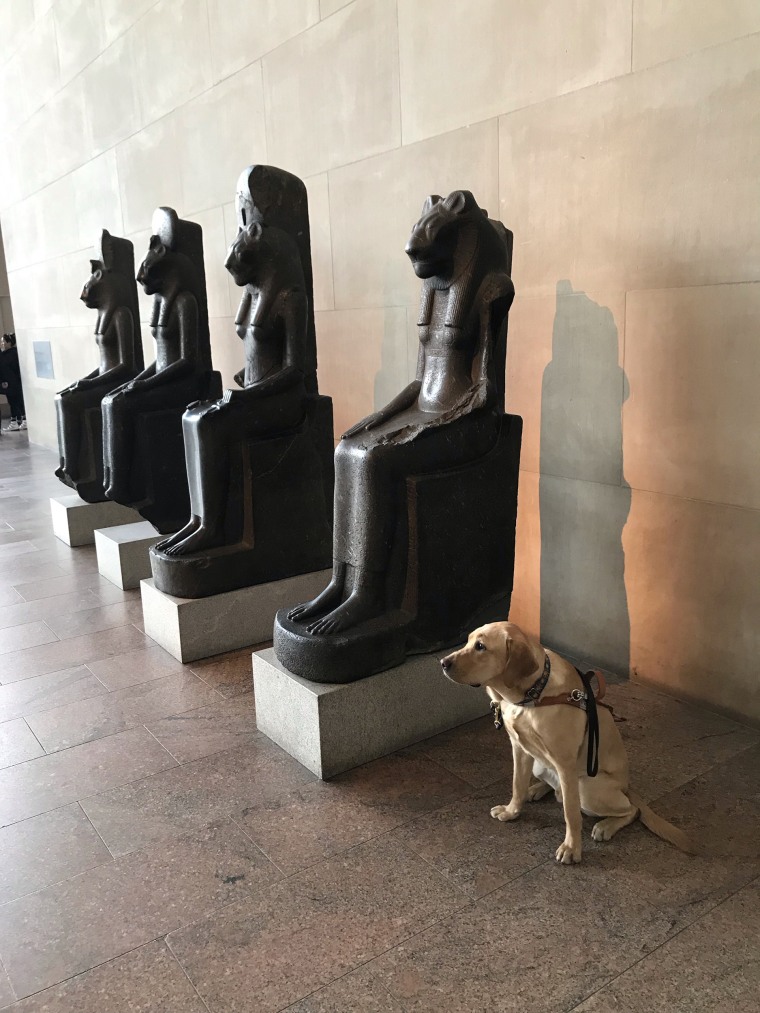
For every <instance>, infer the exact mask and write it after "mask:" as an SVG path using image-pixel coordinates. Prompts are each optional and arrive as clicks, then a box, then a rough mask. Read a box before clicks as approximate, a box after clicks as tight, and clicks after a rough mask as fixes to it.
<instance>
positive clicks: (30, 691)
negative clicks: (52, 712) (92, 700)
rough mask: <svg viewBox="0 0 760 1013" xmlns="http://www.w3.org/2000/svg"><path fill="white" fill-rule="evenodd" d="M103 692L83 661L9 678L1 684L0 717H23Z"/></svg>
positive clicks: (102, 686) (101, 684)
mask: <svg viewBox="0 0 760 1013" xmlns="http://www.w3.org/2000/svg"><path fill="white" fill-rule="evenodd" d="M106 692H107V690H106V687H105V686H104V685H103V683H102V682H100V681H99V680H98V679H96V678H95V676H94V675H93V674H92V672H91V671H90V670H89V668H85V666H84V665H78V666H77V667H76V668H66V669H64V670H63V671H62V672H51V673H50V674H49V675H39V676H37V677H36V678H32V679H22V680H21V681H20V682H11V683H8V684H7V685H5V686H0V721H8V720H9V719H10V718H17V717H24V716H25V715H27V714H34V713H36V712H37V711H44V710H48V709H50V708H52V707H60V706H62V705H63V704H67V703H71V702H72V701H73V700H85V699H87V698H88V697H92V696H98V694H102V693H106Z"/></svg>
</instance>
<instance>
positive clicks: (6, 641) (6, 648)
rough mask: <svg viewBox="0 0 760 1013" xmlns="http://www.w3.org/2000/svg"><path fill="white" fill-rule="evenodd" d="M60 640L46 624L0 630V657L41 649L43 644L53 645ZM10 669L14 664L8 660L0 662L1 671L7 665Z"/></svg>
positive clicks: (27, 624)
mask: <svg viewBox="0 0 760 1013" xmlns="http://www.w3.org/2000/svg"><path fill="white" fill-rule="evenodd" d="M57 640H58V637H57V635H56V634H55V633H53V631H52V630H51V628H50V627H49V626H48V625H47V624H46V623H44V622H36V623H24V624H23V626H9V627H8V628H6V629H3V630H0V655H8V654H11V653H12V652H14V651H23V650H25V649H26V648H27V647H39V646H40V645H41V644H52V643H54V642H55V641H57ZM6 664H7V665H8V666H9V669H10V667H11V666H12V665H13V662H12V661H11V660H10V659H8V661H7V662H2V661H0V665H2V666H3V668H0V671H3V669H4V668H5V665H6Z"/></svg>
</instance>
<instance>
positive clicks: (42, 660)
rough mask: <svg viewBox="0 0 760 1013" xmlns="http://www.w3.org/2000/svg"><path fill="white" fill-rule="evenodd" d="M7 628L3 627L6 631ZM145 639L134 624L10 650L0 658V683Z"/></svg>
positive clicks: (109, 652)
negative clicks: (20, 649)
mask: <svg viewBox="0 0 760 1013" xmlns="http://www.w3.org/2000/svg"><path fill="white" fill-rule="evenodd" d="M6 632H7V631H6ZM146 643H147V640H146V637H145V634H143V633H140V631H139V630H136V629H135V628H134V626H119V627H117V628H116V629H114V630H104V631H103V632H102V633H90V634H87V635H86V636H83V637H73V638H72V639H71V640H61V641H56V642H55V643H53V644H44V645H43V646H41V647H32V648H29V649H27V650H25V651H14V652H13V653H12V654H6V655H5V656H4V657H3V659H2V668H1V669H0V671H2V673H3V674H2V676H0V681H2V682H3V684H5V683H8V682H18V681H19V679H31V678H33V677H34V676H35V675H46V674H47V673H48V672H59V671H61V670H62V669H64V668H74V667H75V666H76V665H86V664H87V662H88V661H97V660H101V659H102V658H107V657H109V656H112V655H116V654H123V653H124V652H125V651H131V650H136V649H137V648H138V647H144V646H145V644H146Z"/></svg>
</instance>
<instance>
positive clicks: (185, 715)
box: [145, 676, 256, 763]
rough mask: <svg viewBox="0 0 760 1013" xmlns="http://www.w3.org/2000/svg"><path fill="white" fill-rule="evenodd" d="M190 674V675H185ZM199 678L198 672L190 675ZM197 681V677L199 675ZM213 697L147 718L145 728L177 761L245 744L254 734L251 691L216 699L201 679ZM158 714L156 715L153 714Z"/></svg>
mask: <svg viewBox="0 0 760 1013" xmlns="http://www.w3.org/2000/svg"><path fill="white" fill-rule="evenodd" d="M188 677H190V676H188ZM192 678H193V679H198V677H197V676H192ZM198 682H200V679H198ZM201 685H202V686H203V687H204V689H206V691H207V692H208V693H209V694H211V695H212V696H214V697H216V700H215V701H214V702H213V703H211V704H209V705H208V706H207V707H199V708H198V709H195V710H191V709H190V708H187V709H186V710H183V711H182V712H181V713H180V712H179V711H175V712H174V713H172V714H169V715H167V717H163V718H160V720H153V719H151V720H146V723H145V724H146V727H147V729H148V731H149V732H150V733H151V734H152V735H155V737H156V738H157V739H158V741H159V742H160V743H161V745H162V746H163V747H164V749H168V750H169V752H170V753H171V754H172V756H173V757H174V759H175V760H177V761H178V762H179V763H188V762H189V761H190V760H198V759H200V758H201V757H202V756H210V755H211V754H212V753H219V752H221V751H222V750H225V749H234V748H236V747H237V746H247V745H249V744H250V743H251V742H252V741H253V737H254V736H255V735H256V709H255V707H254V703H253V694H252V693H246V694H244V695H243V696H239V697H229V698H227V699H224V700H220V699H219V694H218V693H217V691H216V690H213V689H212V688H211V687H210V686H207V685H206V683H201ZM156 717H159V715H156Z"/></svg>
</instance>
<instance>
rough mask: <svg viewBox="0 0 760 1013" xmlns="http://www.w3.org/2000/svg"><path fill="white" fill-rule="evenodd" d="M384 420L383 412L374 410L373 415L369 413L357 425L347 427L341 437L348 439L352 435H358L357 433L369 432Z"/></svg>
mask: <svg viewBox="0 0 760 1013" xmlns="http://www.w3.org/2000/svg"><path fill="white" fill-rule="evenodd" d="M384 421H385V416H384V415H383V413H382V412H373V413H372V414H371V415H368V416H367V417H366V418H365V419H362V420H361V422H357V423H356V425H353V426H351V428H350V429H347V430H346V431H345V433H343V435H342V436H341V439H342V440H347V439H349V438H350V437H351V436H356V434H357V433H364V432H368V431H369V430H370V429H374V428H375V427H376V426H379V425H380V423H381V422H384Z"/></svg>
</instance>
